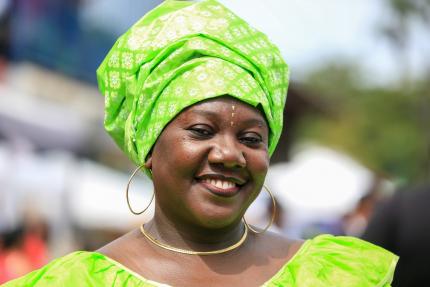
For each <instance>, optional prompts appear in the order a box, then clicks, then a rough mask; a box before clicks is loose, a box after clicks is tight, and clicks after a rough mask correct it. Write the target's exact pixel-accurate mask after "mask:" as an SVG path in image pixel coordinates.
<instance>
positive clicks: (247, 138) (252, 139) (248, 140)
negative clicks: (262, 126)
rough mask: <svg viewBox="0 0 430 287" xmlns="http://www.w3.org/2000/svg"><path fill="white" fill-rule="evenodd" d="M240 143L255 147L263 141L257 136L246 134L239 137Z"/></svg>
mask: <svg viewBox="0 0 430 287" xmlns="http://www.w3.org/2000/svg"><path fill="white" fill-rule="evenodd" d="M240 141H241V142H242V143H244V144H250V145H256V144H260V143H262V142H263V139H262V137H261V136H260V135H258V134H255V133H248V134H245V135H243V136H242V137H240Z"/></svg>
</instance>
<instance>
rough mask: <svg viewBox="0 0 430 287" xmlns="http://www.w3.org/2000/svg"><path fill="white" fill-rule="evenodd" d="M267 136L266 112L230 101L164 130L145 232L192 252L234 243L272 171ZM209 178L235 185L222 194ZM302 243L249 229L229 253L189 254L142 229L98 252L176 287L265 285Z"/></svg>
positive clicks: (211, 103) (203, 107)
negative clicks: (152, 208) (174, 249)
mask: <svg viewBox="0 0 430 287" xmlns="http://www.w3.org/2000/svg"><path fill="white" fill-rule="evenodd" d="M268 135H269V129H268V126H267V123H266V121H265V118H264V116H263V114H262V113H261V112H260V111H259V110H258V109H256V108H254V107H251V106H249V105H247V104H245V103H243V102H241V101H238V100H236V99H234V98H231V97H227V96H225V97H218V98H215V99H211V100H207V101H204V102H200V103H198V104H196V105H193V106H191V107H189V108H187V109H186V110H184V111H183V112H182V113H181V114H180V115H178V116H177V117H176V118H175V119H174V120H172V122H170V123H169V125H167V127H166V128H165V129H164V131H163V132H162V134H161V135H160V137H159V138H158V140H157V142H156V144H155V145H154V148H153V151H152V154H151V155H150V156H149V157H148V160H147V162H146V163H145V166H146V167H147V168H149V169H151V170H152V174H153V182H154V189H155V194H156V206H155V214H154V218H153V219H152V220H151V221H150V222H148V223H146V224H145V230H146V231H147V232H148V233H149V234H150V235H151V236H152V237H154V238H157V239H158V240H159V241H161V242H163V243H166V244H168V245H170V246H174V247H178V248H183V249H187V250H196V251H209V250H217V249H221V248H225V247H227V246H230V245H232V244H234V243H236V242H237V241H238V240H239V239H240V238H241V236H242V234H243V230H244V225H243V222H242V220H241V219H242V217H243V214H244V213H245V211H246V209H247V208H248V207H249V205H250V204H251V203H252V201H253V200H254V199H255V198H256V197H257V196H258V194H259V192H260V190H261V187H262V185H263V183H264V179H265V176H266V173H267V169H268V166H269V156H268ZM211 180H223V181H227V182H229V183H230V185H234V186H235V187H234V188H231V189H226V191H225V192H224V191H223V190H220V189H219V188H217V187H216V186H215V182H214V181H211ZM210 183H212V184H210ZM224 188H226V187H225V186H224ZM301 244H302V242H300V241H292V240H289V239H286V238H284V237H282V236H280V235H276V234H274V233H271V232H266V233H264V234H254V233H252V232H250V233H249V236H248V238H247V239H246V241H245V242H244V244H243V245H241V246H240V247H239V248H237V249H234V250H232V251H229V252H227V253H223V254H217V255H210V256H196V255H184V254H179V253H175V252H172V251H168V250H165V249H162V248H160V247H158V246H156V245H154V244H152V243H151V242H149V241H148V240H147V239H146V238H145V237H144V236H143V235H142V234H141V232H140V231H139V230H138V229H136V230H134V231H132V232H130V233H128V234H126V235H124V236H122V237H121V238H119V239H117V240H115V241H114V242H112V243H110V244H108V245H106V246H105V247H103V248H101V249H100V250H98V252H100V253H103V254H105V255H107V256H108V257H110V258H112V259H114V260H116V261H118V262H120V263H121V264H123V265H124V266H126V267H128V268H129V269H131V270H133V271H134V272H136V273H138V274H140V275H141V276H143V277H144V278H147V279H149V280H153V281H157V282H160V283H164V284H168V285H171V286H189V287H193V286H261V285H262V284H264V283H265V282H266V281H268V280H270V278H271V277H273V276H274V275H275V274H276V273H277V272H278V271H279V270H280V269H281V268H282V266H283V265H285V263H286V262H288V261H289V260H290V259H291V258H292V256H293V255H294V254H295V253H296V252H297V250H298V249H299V248H300V246H301Z"/></svg>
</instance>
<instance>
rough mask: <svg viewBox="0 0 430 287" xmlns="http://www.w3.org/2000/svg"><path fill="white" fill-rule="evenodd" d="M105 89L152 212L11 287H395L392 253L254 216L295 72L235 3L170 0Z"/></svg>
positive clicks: (104, 68)
mask: <svg viewBox="0 0 430 287" xmlns="http://www.w3.org/2000/svg"><path fill="white" fill-rule="evenodd" d="M98 81H99V87H100V90H101V91H102V93H103V94H104V95H105V97H106V107H105V112H106V117H105V127H106V129H107V131H108V132H109V133H110V134H111V136H112V137H113V138H114V139H115V141H116V142H117V144H118V145H119V146H120V147H121V148H122V149H123V151H124V152H125V153H126V154H127V155H128V156H129V157H130V158H131V159H132V160H133V161H134V162H135V163H136V164H137V165H138V168H137V169H136V170H135V172H134V173H133V175H132V177H131V178H130V181H129V184H130V182H131V180H132V179H133V176H134V175H135V173H136V172H138V171H139V170H141V169H144V170H145V172H146V173H147V174H148V175H149V176H150V178H151V179H152V180H153V185H154V191H155V192H154V193H155V198H156V206H155V214H154V217H153V219H152V220H151V221H150V222H148V223H145V224H142V225H141V226H140V228H137V229H135V230H133V231H131V232H130V233H128V234H126V235H124V236H122V237H120V238H119V239H117V240H115V241H114V242H112V243H110V244H108V245H106V246H104V247H102V248H101V249H99V250H97V251H96V252H75V253H72V254H69V255H67V256H65V257H61V258H58V259H56V260H54V261H53V262H51V263H50V264H48V265H46V266H45V267H43V268H41V269H40V270H37V271H34V272H32V273H30V274H28V275H26V276H24V277H21V278H20V279H17V280H15V281H11V282H10V283H6V285H4V286H5V287H14V286H42V287H49V286H65V287H68V286H113V285H116V286H117V285H121V286H166V284H168V285H167V286H291V287H293V286H357V287H358V286H360V287H366V286H369V287H370V286H384V287H388V286H390V282H391V280H392V276H393V272H394V267H395V264H396V262H397V256H396V255H394V254H392V253H390V252H388V251H386V250H384V249H383V248H380V247H378V246H375V245H373V244H370V243H368V242H365V241H362V240H360V239H357V238H352V237H334V236H331V235H321V236H318V237H316V238H314V239H311V240H307V241H305V242H302V241H298V240H292V239H289V238H285V237H283V236H280V235H278V234H275V233H271V232H265V231H266V228H264V229H259V228H257V227H253V226H250V225H248V224H247V223H246V221H245V219H244V218H243V216H244V213H245V211H246V210H247V208H248V207H249V205H250V204H251V203H252V202H253V200H254V199H255V198H256V197H257V196H258V194H259V193H260V191H261V189H262V188H263V187H264V186H263V184H264V180H265V177H266V173H267V169H268V165H269V158H270V156H271V155H272V153H273V151H274V149H275V147H276V144H277V142H278V140H279V136H280V131H281V130H282V120H283V119H282V117H283V109H284V105H285V99H286V98H285V97H286V92H287V87H288V67H287V65H286V64H285V62H284V61H283V59H282V57H281V56H280V53H279V50H278V49H277V48H276V47H275V46H274V45H273V44H272V43H271V42H270V41H269V40H268V39H267V37H266V36H265V35H264V34H262V33H261V32H258V31H257V30H255V29H253V28H252V27H250V26H249V25H248V24H247V23H246V22H245V21H243V20H242V19H241V18H239V17H238V16H236V15H235V14H233V13H232V12H231V11H229V10H228V9H227V8H225V7H224V6H222V5H220V4H219V3H218V2H217V1H215V0H206V1H198V2H196V1H166V2H164V3H163V4H162V5H160V6H159V7H157V8H156V9H154V10H152V11H151V12H150V13H148V14H147V15H146V16H145V17H143V18H142V19H141V20H140V21H139V22H137V23H136V24H135V25H134V26H133V27H132V28H131V29H130V30H129V31H127V32H126V33H125V34H124V35H123V36H122V37H121V38H120V39H119V40H118V41H117V42H116V44H115V45H114V47H113V48H112V50H111V51H110V52H109V54H108V55H107V57H106V59H105V60H104V61H103V63H102V65H101V67H100V68H99V70H98ZM129 184H128V185H127V195H128V188H129ZM268 192H269V193H270V191H268ZM127 199H128V196H127ZM128 203H129V207H130V210H131V211H132V212H133V213H135V214H140V213H141V212H136V211H134V210H133V208H132V206H131V204H130V202H129V201H128ZM272 203H273V204H275V200H274V199H273V201H272ZM101 204H102V203H101ZM272 211H273V213H274V214H275V213H276V209H275V206H273V208H272ZM142 212H143V211H142ZM271 219H272V220H271V221H270V223H271V222H272V221H273V216H272V217H271ZM269 225H270V224H269Z"/></svg>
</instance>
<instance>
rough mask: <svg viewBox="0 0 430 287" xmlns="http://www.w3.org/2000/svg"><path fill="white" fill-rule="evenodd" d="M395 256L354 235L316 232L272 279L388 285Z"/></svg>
mask: <svg viewBox="0 0 430 287" xmlns="http://www.w3.org/2000/svg"><path fill="white" fill-rule="evenodd" d="M397 260H398V257H397V256H396V255H394V254H393V253H391V252H389V251H387V250H385V249H383V248H381V247H379V246H376V245H374V244H371V243H369V242H366V241H364V240H361V239H358V238H355V237H347V236H332V235H320V236H317V237H315V238H314V239H310V240H307V241H306V242H305V243H304V244H303V245H302V246H301V247H300V249H299V250H298V251H297V253H296V254H295V255H294V257H293V258H292V259H291V260H290V261H289V262H288V263H287V264H286V265H285V266H284V268H283V269H282V270H281V272H279V273H278V275H277V276H275V278H274V279H273V281H272V282H277V283H279V282H282V284H285V285H282V286H297V285H292V284H289V283H288V284H287V282H286V280H290V279H288V278H294V280H295V282H296V283H298V284H299V285H302V284H303V285H305V286H351V287H352V286H360V287H366V286H381V287H382V286H390V285H389V284H390V283H391V281H392V278H393V275H394V269H395V266H396V263H397ZM269 286H271V285H269ZM276 286H278V285H276Z"/></svg>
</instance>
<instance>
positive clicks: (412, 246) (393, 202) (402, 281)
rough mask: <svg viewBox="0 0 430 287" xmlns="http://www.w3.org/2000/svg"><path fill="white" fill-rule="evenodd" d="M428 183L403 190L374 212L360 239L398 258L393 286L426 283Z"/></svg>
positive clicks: (429, 231)
mask: <svg viewBox="0 0 430 287" xmlns="http://www.w3.org/2000/svg"><path fill="white" fill-rule="evenodd" d="M429 206H430V184H422V185H419V186H415V187H410V188H405V189H403V190H399V191H397V193H396V194H395V195H394V196H393V197H392V198H390V199H388V200H387V201H386V202H383V203H381V204H380V206H378V207H377V208H376V209H375V212H374V214H373V216H372V218H371V220H370V223H369V226H368V228H367V230H366V231H365V233H364V235H363V238H364V239H366V240H368V241H370V242H373V243H375V244H378V245H380V246H383V247H384V248H387V249H388V250H390V251H392V252H394V253H396V254H398V255H399V256H400V257H401V260H400V261H399V265H398V267H397V270H396V275H395V277H394V281H393V286H402V287H403V286H407V287H419V286H424V285H426V284H427V283H425V282H427V281H428V269H429V262H428V260H429V258H430V245H429V243H430V221H429V218H430V208H429Z"/></svg>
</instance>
